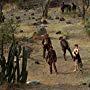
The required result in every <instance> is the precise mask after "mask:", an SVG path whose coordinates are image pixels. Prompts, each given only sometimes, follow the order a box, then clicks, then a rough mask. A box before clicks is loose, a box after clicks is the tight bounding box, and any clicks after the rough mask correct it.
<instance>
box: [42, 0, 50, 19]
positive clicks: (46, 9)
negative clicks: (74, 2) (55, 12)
mask: <svg viewBox="0 0 90 90" xmlns="http://www.w3.org/2000/svg"><path fill="white" fill-rule="evenodd" d="M50 2H51V0H48V1H47V2H46V5H45V8H44V10H43V15H42V16H43V17H44V18H45V19H46V18H47V17H48V9H49V4H50Z"/></svg>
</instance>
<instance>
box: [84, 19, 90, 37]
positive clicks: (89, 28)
mask: <svg viewBox="0 0 90 90" xmlns="http://www.w3.org/2000/svg"><path fill="white" fill-rule="evenodd" d="M85 29H86V33H87V34H88V36H89V37H90V20H89V19H87V20H86V25H85Z"/></svg>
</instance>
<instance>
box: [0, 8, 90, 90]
mask: <svg viewBox="0 0 90 90" xmlns="http://www.w3.org/2000/svg"><path fill="white" fill-rule="evenodd" d="M54 11H57V12H55V15H56V16H57V15H59V13H58V9H54V10H50V13H49V14H50V15H52V13H53V12H54ZM24 13H25V12H24ZM19 14H20V13H19ZM60 15H61V14H60ZM60 15H59V16H60ZM7 16H8V15H7ZM52 16H53V15H52ZM61 16H62V15H61ZM25 17H26V16H25ZM36 18H37V17H36ZM53 18H54V17H53ZM64 18H65V19H66V20H65V21H62V22H59V20H56V19H55V18H54V20H48V22H49V24H47V27H46V28H47V32H48V33H49V36H50V37H51V40H52V44H53V47H54V49H55V50H56V53H57V57H58V60H57V69H58V72H59V74H58V75H56V74H55V72H54V71H53V74H52V75H51V74H50V73H49V67H48V64H47V63H46V61H45V59H43V58H42V45H41V41H40V40H38V41H37V43H33V48H34V50H33V52H32V54H31V58H30V59H28V67H27V70H28V80H27V81H32V80H38V81H40V83H41V84H39V85H21V86H20V87H18V88H17V89H16V90H90V88H89V87H88V84H89V83H90V61H89V60H90V38H89V37H88V36H87V34H86V32H85V30H84V29H83V25H82V24H81V19H80V18H78V17H76V18H73V16H71V15H70V16H69V15H64ZM24 20H25V22H24V23H23V22H22V23H21V27H20V28H21V29H23V30H24V32H23V33H20V34H18V36H19V37H21V36H26V37H31V36H32V34H33V32H34V31H35V30H36V27H35V26H32V25H31V22H30V21H29V20H26V19H24ZM68 20H69V21H71V22H72V24H66V21H68ZM32 22H34V21H33V20H32ZM57 31H61V32H62V33H63V34H64V35H68V36H69V39H68V42H69V44H70V47H71V49H72V50H73V48H74V44H76V43H77V44H79V46H80V54H81V58H82V62H83V65H84V66H83V74H82V73H81V72H79V71H77V72H73V70H74V62H73V61H72V58H71V56H70V54H69V53H68V52H67V61H64V59H63V55H62V50H61V47H60V43H59V40H58V38H59V37H60V34H59V35H57V34H56V32H57ZM29 44H30V43H29ZM35 61H39V62H40V64H35ZM83 83H87V85H82V84H83ZM0 90H1V89H0ZM12 90H13V89H12Z"/></svg>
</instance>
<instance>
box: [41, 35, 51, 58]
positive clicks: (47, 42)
mask: <svg viewBox="0 0 90 90" xmlns="http://www.w3.org/2000/svg"><path fill="white" fill-rule="evenodd" d="M42 45H43V58H45V55H46V50H47V51H48V50H49V47H50V46H51V45H52V43H51V39H50V37H49V35H48V34H45V36H44V39H43V40H42Z"/></svg>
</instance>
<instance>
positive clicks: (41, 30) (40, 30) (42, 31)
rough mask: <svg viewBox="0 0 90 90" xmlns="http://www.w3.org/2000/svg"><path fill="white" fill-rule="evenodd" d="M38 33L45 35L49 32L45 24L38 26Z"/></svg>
mask: <svg viewBox="0 0 90 90" xmlns="http://www.w3.org/2000/svg"><path fill="white" fill-rule="evenodd" d="M36 33H37V35H44V34H46V33H47V31H46V28H45V25H44V24H41V25H40V26H38V27H37V31H36Z"/></svg>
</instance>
